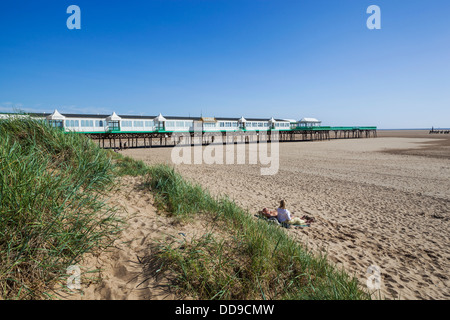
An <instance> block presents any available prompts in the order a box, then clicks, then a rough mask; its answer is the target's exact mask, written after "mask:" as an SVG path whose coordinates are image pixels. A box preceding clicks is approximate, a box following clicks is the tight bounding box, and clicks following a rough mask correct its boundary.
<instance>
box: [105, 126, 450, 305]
mask: <svg viewBox="0 0 450 320" xmlns="http://www.w3.org/2000/svg"><path fill="white" fill-rule="evenodd" d="M449 141H450V140H449V136H448V135H442V134H441V135H429V134H428V133H426V132H406V131H391V132H388V131H379V133H378V138H375V139H373V138H371V139H350V140H331V141H320V142H291V143H281V144H280V168H279V171H278V173H277V174H276V175H273V176H261V174H260V166H259V165H249V164H244V165H237V164H234V165H216V164H215V165H206V164H202V165H186V164H180V165H177V166H176V168H177V170H178V171H179V172H180V173H181V174H182V175H183V176H184V177H186V178H187V179H190V180H192V181H195V182H198V183H200V184H201V185H202V186H204V187H206V188H208V189H209V190H210V191H211V193H213V194H215V195H223V194H225V195H227V196H229V197H230V198H232V199H234V200H235V201H236V202H237V203H238V204H239V205H241V206H242V207H244V208H247V209H248V211H249V213H250V214H255V213H256V212H257V211H258V210H260V209H262V208H263V207H271V208H275V207H276V206H277V204H278V203H279V200H280V199H286V200H287V203H288V209H290V211H291V212H292V213H294V215H295V216H301V215H303V214H308V215H310V216H313V217H315V218H316V220H317V221H316V222H315V223H314V224H312V226H311V227H310V228H302V229H291V230H290V231H289V232H291V233H292V236H293V237H296V238H298V241H301V242H302V243H304V244H305V245H306V246H308V248H310V249H312V250H314V251H326V252H327V254H328V256H329V259H330V261H331V262H333V263H335V264H337V265H339V266H342V267H343V268H345V269H346V270H347V271H348V272H349V273H351V274H354V275H356V277H358V278H359V279H360V280H361V282H362V283H363V284H365V283H366V279H367V278H368V277H369V274H368V273H367V270H368V268H369V267H370V266H371V265H376V266H378V267H379V268H380V269H381V295H382V297H385V298H389V299H449V298H450V289H449V285H450V279H449V277H450V275H449V270H450V269H449V267H450V245H449V244H450V243H449V239H448V236H449V231H450V228H449V225H450V213H449V211H450V191H449V190H450V147H449V146H450V143H449ZM171 152H172V148H153V149H128V150H124V151H122V153H123V154H124V155H128V156H132V157H133V158H135V159H138V160H144V161H145V162H146V163H148V164H156V163H167V164H169V165H171V164H172V161H171ZM247 159H248V158H247ZM150 211H151V210H150ZM136 219H137V220H136V223H138V224H139V223H141V222H140V219H147V218H146V217H145V216H139V217H137V218H136ZM143 223H145V222H143ZM138 229H139V228H138ZM162 231H163V230H161V232H162ZM139 232H141V237H142V238H145V237H149V236H157V234H158V232H159V231H158V230H154V229H153V230H150V231H149V232H153V233H152V234H151V235H149V234H148V232H147V230H146V229H145V228H143V229H139ZM124 254H125V255H127V253H126V252H124ZM119 258H120V257H119ZM149 297H150V298H152V297H151V296H150V295H149ZM111 298H114V297H113V296H111Z"/></svg>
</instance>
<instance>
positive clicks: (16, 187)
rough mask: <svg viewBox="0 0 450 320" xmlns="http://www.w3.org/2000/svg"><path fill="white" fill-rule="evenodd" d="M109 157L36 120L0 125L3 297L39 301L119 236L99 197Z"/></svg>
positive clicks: (106, 183) (106, 182)
mask: <svg viewBox="0 0 450 320" xmlns="http://www.w3.org/2000/svg"><path fill="white" fill-rule="evenodd" d="M113 167H114V165H113V162H112V160H111V157H110V156H109V155H108V153H107V152H105V151H103V150H101V149H99V148H98V147H96V146H95V145H94V144H93V143H92V141H90V140H89V139H87V138H86V137H84V136H82V135H75V134H65V133H63V132H62V131H60V130H59V129H56V128H52V127H50V126H48V125H47V124H45V123H44V122H38V121H36V120H31V119H27V118H24V119H4V120H1V121H0V297H1V298H3V299H42V298H45V297H48V295H49V293H48V292H47V290H48V289H49V287H50V286H51V285H52V284H54V282H55V280H57V279H60V278H61V277H64V276H66V277H67V275H66V269H67V267H68V266H69V265H71V264H76V263H77V262H78V261H79V259H80V258H81V256H82V255H83V253H85V252H88V251H91V250H93V249H96V248H99V247H102V246H106V245H107V244H108V243H109V242H110V241H112V239H113V238H114V235H115V234H117V232H118V231H119V229H120V222H119V221H118V219H116V218H115V215H114V210H113V209H112V208H110V207H108V206H107V205H106V204H105V203H104V202H103V201H102V200H101V199H100V198H101V196H102V194H105V193H106V192H107V191H108V190H109V189H110V188H111V187H112V186H113V182H114V174H113Z"/></svg>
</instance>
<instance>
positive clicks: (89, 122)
mask: <svg viewBox="0 0 450 320" xmlns="http://www.w3.org/2000/svg"><path fill="white" fill-rule="evenodd" d="M81 126H82V127H83V128H87V127H93V126H94V120H81Z"/></svg>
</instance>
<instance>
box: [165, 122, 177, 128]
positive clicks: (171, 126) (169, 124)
mask: <svg viewBox="0 0 450 320" xmlns="http://www.w3.org/2000/svg"><path fill="white" fill-rule="evenodd" d="M168 127H170V128H173V127H175V121H166V128H168Z"/></svg>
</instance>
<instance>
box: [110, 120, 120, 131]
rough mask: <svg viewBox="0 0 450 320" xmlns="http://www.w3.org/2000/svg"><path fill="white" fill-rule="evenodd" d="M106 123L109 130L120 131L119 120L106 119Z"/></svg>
mask: <svg viewBox="0 0 450 320" xmlns="http://www.w3.org/2000/svg"><path fill="white" fill-rule="evenodd" d="M107 124H108V129H109V131H120V124H119V121H108V123H107Z"/></svg>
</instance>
